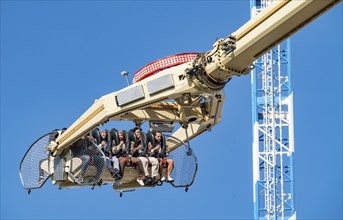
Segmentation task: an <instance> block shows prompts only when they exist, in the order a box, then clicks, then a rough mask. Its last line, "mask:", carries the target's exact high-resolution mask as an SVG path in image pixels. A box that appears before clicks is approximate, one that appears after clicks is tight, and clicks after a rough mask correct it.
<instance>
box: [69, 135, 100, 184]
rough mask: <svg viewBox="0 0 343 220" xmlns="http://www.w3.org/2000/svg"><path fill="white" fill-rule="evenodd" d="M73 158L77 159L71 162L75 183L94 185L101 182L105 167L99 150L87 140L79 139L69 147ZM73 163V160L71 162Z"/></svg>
mask: <svg viewBox="0 0 343 220" xmlns="http://www.w3.org/2000/svg"><path fill="white" fill-rule="evenodd" d="M71 152H72V155H73V157H74V158H75V157H76V158H79V159H80V160H76V162H73V164H72V166H73V170H76V171H75V172H74V174H75V176H76V179H77V183H79V184H80V185H94V184H97V183H98V182H99V181H100V180H101V175H102V173H103V171H104V167H105V155H104V154H103V152H102V151H101V149H100V148H99V147H98V146H97V145H96V144H95V143H94V142H93V141H91V140H89V139H88V138H84V139H79V140H78V141H77V142H76V143H74V144H73V145H72V146H71ZM73 161H74V160H73Z"/></svg>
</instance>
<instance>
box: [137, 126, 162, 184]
mask: <svg viewBox="0 0 343 220" xmlns="http://www.w3.org/2000/svg"><path fill="white" fill-rule="evenodd" d="M132 131H133V132H134V133H135V135H136V137H137V147H136V148H135V149H134V154H133V155H135V156H136V157H137V156H138V159H140V160H141V161H142V163H143V168H144V173H145V178H146V179H147V181H148V182H149V183H150V184H154V183H156V182H157V179H156V177H157V176H158V171H159V163H158V159H157V158H155V157H151V156H150V155H149V154H143V155H142V154H141V153H140V150H144V149H143V143H142V134H141V129H140V128H139V127H135V128H134V129H133V130H132ZM149 164H150V165H151V179H150V178H149V171H148V166H149Z"/></svg>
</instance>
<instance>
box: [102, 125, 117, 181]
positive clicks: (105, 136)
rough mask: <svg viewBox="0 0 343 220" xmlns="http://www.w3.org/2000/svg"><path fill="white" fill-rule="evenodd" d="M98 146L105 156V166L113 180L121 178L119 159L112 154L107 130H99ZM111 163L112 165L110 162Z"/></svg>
mask: <svg viewBox="0 0 343 220" xmlns="http://www.w3.org/2000/svg"><path fill="white" fill-rule="evenodd" d="M98 146H99V148H100V149H101V150H102V151H103V152H104V154H105V157H106V168H107V169H108V171H110V173H111V176H112V177H113V178H114V179H115V180H120V179H121V178H122V176H121V174H120V171H119V161H118V158H117V157H113V156H112V150H111V142H110V138H109V135H108V131H107V130H103V131H101V135H100V144H99V145H98ZM111 162H112V163H113V167H112V164H111Z"/></svg>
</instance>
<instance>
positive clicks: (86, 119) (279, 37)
mask: <svg viewBox="0 0 343 220" xmlns="http://www.w3.org/2000/svg"><path fill="white" fill-rule="evenodd" d="M340 2H341V1H340V0H325V1H322V0H312V1H311V0H282V1H275V2H274V3H273V4H272V5H270V6H269V7H268V8H266V9H265V11H264V12H261V13H259V14H258V15H257V16H255V17H254V19H252V20H250V21H248V22H247V23H246V24H245V25H243V26H242V27H241V28H239V29H238V30H237V31H235V32H234V33H232V34H231V35H230V36H229V37H227V38H225V39H220V40H218V41H217V42H215V44H214V48H213V49H212V50H211V51H208V52H206V53H203V54H199V55H198V57H197V58H196V59H194V61H192V62H188V63H184V64H181V65H178V66H175V67H172V68H168V69H165V70H162V71H161V72H159V73H158V74H155V75H153V76H150V77H148V78H145V79H143V80H142V81H139V82H137V83H135V84H133V85H130V86H128V87H126V88H124V89H122V90H120V91H117V92H113V93H110V94H107V95H105V96H103V97H101V98H99V99H98V100H96V101H95V102H94V104H93V105H92V106H91V107H90V108H89V109H88V110H87V111H86V112H85V113H84V114H83V115H82V116H81V117H80V118H79V119H77V120H76V122H74V123H73V124H72V125H71V126H70V127H69V128H68V129H67V130H66V131H65V132H64V133H63V134H62V135H61V136H60V137H58V139H57V140H56V141H55V142H51V143H50V145H49V149H50V151H52V152H53V155H54V156H56V155H59V154H60V153H61V152H62V151H63V150H64V149H65V148H67V147H68V146H69V145H70V144H72V143H73V142H75V141H76V140H77V139H79V138H80V137H82V136H83V135H85V134H86V133H87V132H89V131H91V130H92V129H93V128H95V127H97V126H99V125H101V124H104V123H106V122H107V121H109V120H115V121H116V120H117V121H119V120H129V121H134V122H136V124H140V123H142V122H143V121H158V122H179V123H181V125H182V127H184V128H187V131H188V132H187V133H188V135H189V136H188V138H189V139H192V138H194V137H195V136H197V135H199V134H201V133H202V132H204V131H206V130H207V129H209V128H211V127H213V126H214V125H216V124H217V123H219V122H220V121H221V118H222V115H221V114H222V113H221V112H222V107H223V102H224V93H223V88H224V86H225V84H226V83H227V82H228V81H229V80H230V79H231V78H232V77H233V76H241V75H244V74H247V73H249V72H250V70H251V69H252V68H253V65H252V63H253V62H254V61H255V60H256V59H258V58H259V57H260V56H262V55H263V54H264V53H265V52H266V51H268V50H270V49H271V48H273V47H275V46H276V45H277V44H279V43H280V42H282V41H283V40H285V39H287V38H289V37H290V35H292V34H294V33H295V32H296V31H298V30H299V29H301V28H302V27H303V26H305V25H306V24H308V23H310V22H311V21H312V20H313V19H315V18H316V17H318V16H320V15H321V14H322V13H324V12H326V11H327V10H329V9H330V8H331V7H333V6H334V5H336V4H338V3H340ZM181 130H183V129H182V128H180V129H179V130H177V131H176V132H175V133H174V134H173V136H175V137H177V138H179V139H180V140H182V141H184V140H186V139H187V137H186V135H185V133H184V132H183V131H181ZM171 145H172V143H171ZM172 147H177V146H172Z"/></svg>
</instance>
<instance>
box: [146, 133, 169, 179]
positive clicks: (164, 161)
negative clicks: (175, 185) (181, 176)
mask: <svg viewBox="0 0 343 220" xmlns="http://www.w3.org/2000/svg"><path fill="white" fill-rule="evenodd" d="M152 134H153V135H154V139H155V144H154V146H153V145H152V144H151V142H149V145H148V146H149V153H150V155H151V156H153V157H156V158H158V160H159V163H160V164H159V165H160V169H159V172H160V176H161V181H165V180H166V179H167V181H168V182H173V181H174V180H173V178H171V176H170V174H171V172H172V171H173V168H174V160H173V159H170V158H166V156H168V155H169V151H170V148H167V146H164V145H165V143H163V142H162V133H161V132H159V131H152ZM165 165H166V166H167V178H166V177H164V176H163V175H162V174H163V170H162V169H163V167H164V166H165Z"/></svg>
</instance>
